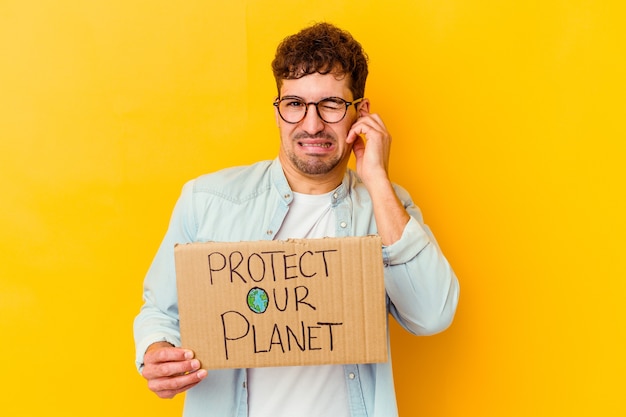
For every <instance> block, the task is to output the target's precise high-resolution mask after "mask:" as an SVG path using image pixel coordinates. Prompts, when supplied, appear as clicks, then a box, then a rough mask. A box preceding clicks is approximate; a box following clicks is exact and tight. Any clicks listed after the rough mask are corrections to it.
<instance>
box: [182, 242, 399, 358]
mask: <svg viewBox="0 0 626 417" xmlns="http://www.w3.org/2000/svg"><path fill="white" fill-rule="evenodd" d="M381 247H382V246H381V240H380V238H379V237H378V236H366V237H346V238H324V239H290V240H287V241H259V242H228V243H223V242H208V243H190V244H184V245H177V246H176V247H175V250H174V252H175V260H176V280H177V289H178V307H179V314H180V331H181V337H182V343H183V346H184V347H186V348H189V349H192V350H193V351H194V352H195V353H196V357H197V358H198V359H199V360H200V362H201V363H202V367H203V368H205V369H219V368H256V367H263V366H291V365H321V364H344V363H373V362H384V361H386V360H387V317H386V306H385V286H384V277H383V263H382V249H381Z"/></svg>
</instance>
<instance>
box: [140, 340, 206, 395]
mask: <svg viewBox="0 0 626 417" xmlns="http://www.w3.org/2000/svg"><path fill="white" fill-rule="evenodd" d="M141 374H142V375H143V377H144V378H146V380H147V381H148V388H150V390H151V391H153V392H154V393H155V394H156V395H158V396H159V397H161V398H174V396H175V395H176V394H179V393H181V392H183V391H186V390H188V389H189V388H191V387H193V386H195V385H196V384H198V383H199V382H200V381H202V380H203V379H204V378H206V376H207V374H208V373H207V371H206V370H204V369H200V361H199V360H197V359H194V353H193V352H192V351H191V350H189V349H181V348H175V347H173V346H172V345H171V344H169V343H167V342H157V343H153V344H152V345H150V347H148V350H146V354H145V356H144V367H143V371H142V372H141Z"/></svg>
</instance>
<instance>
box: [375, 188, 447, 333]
mask: <svg viewBox="0 0 626 417" xmlns="http://www.w3.org/2000/svg"><path fill="white" fill-rule="evenodd" d="M396 193H397V194H398V197H399V198H400V200H401V201H403V204H404V206H405V208H406V210H407V211H408V213H409V214H410V216H411V218H410V220H409V222H408V223H407V224H406V226H405V228H404V231H403V234H402V237H401V238H400V239H399V240H398V241H397V242H395V243H393V244H392V245H389V246H384V247H383V262H384V265H385V289H386V291H387V296H388V297H389V302H390V306H389V310H390V312H391V314H392V315H393V317H394V318H395V319H396V320H397V321H398V323H400V325H401V326H402V327H404V328H405V329H406V330H408V331H409V332H411V333H413V334H416V335H431V334H435V333H438V332H441V331H443V330H445V329H446V328H447V327H448V326H449V325H450V324H451V323H452V319H453V318H454V313H455V311H456V307H457V304H458V299H459V282H458V279H457V277H456V275H455V273H454V271H453V270H452V268H451V266H450V264H449V262H448V260H447V259H446V258H445V256H444V255H443V253H442V252H441V249H440V248H439V245H438V244H437V241H436V240H435V237H434V236H433V234H432V232H431V231H430V229H429V228H428V226H426V225H425V224H424V222H423V220H422V214H421V212H420V210H419V208H418V207H417V206H416V205H415V204H413V202H412V200H411V198H410V196H409V195H408V193H407V192H406V191H405V190H404V189H402V188H401V187H397V186H396Z"/></svg>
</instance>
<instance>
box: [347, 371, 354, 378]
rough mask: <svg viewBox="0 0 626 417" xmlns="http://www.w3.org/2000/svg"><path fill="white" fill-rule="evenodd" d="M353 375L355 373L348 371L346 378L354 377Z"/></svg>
mask: <svg viewBox="0 0 626 417" xmlns="http://www.w3.org/2000/svg"><path fill="white" fill-rule="evenodd" d="M355 376H356V375H354V373H353V372H350V373H349V374H348V378H350V379H354V378H355Z"/></svg>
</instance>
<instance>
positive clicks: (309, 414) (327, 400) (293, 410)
mask: <svg viewBox="0 0 626 417" xmlns="http://www.w3.org/2000/svg"><path fill="white" fill-rule="evenodd" d="M333 192H334V191H331V192H330V193H327V194H322V195H311V194H299V193H294V199H293V201H292V203H291V204H290V206H289V212H288V213H287V217H286V219H285V222H284V223H283V225H282V227H281V229H280V230H279V231H278V233H277V234H276V239H281V240H283V239H287V238H322V237H333V236H335V216H334V214H333V211H332V210H331V196H332V193H333ZM343 372H344V371H343V366H341V365H324V366H284V367H268V368H251V369H248V416H249V417H320V416H322V417H323V416H332V417H349V416H350V410H349V409H348V392H347V387H346V383H345V377H344V374H343Z"/></svg>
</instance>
